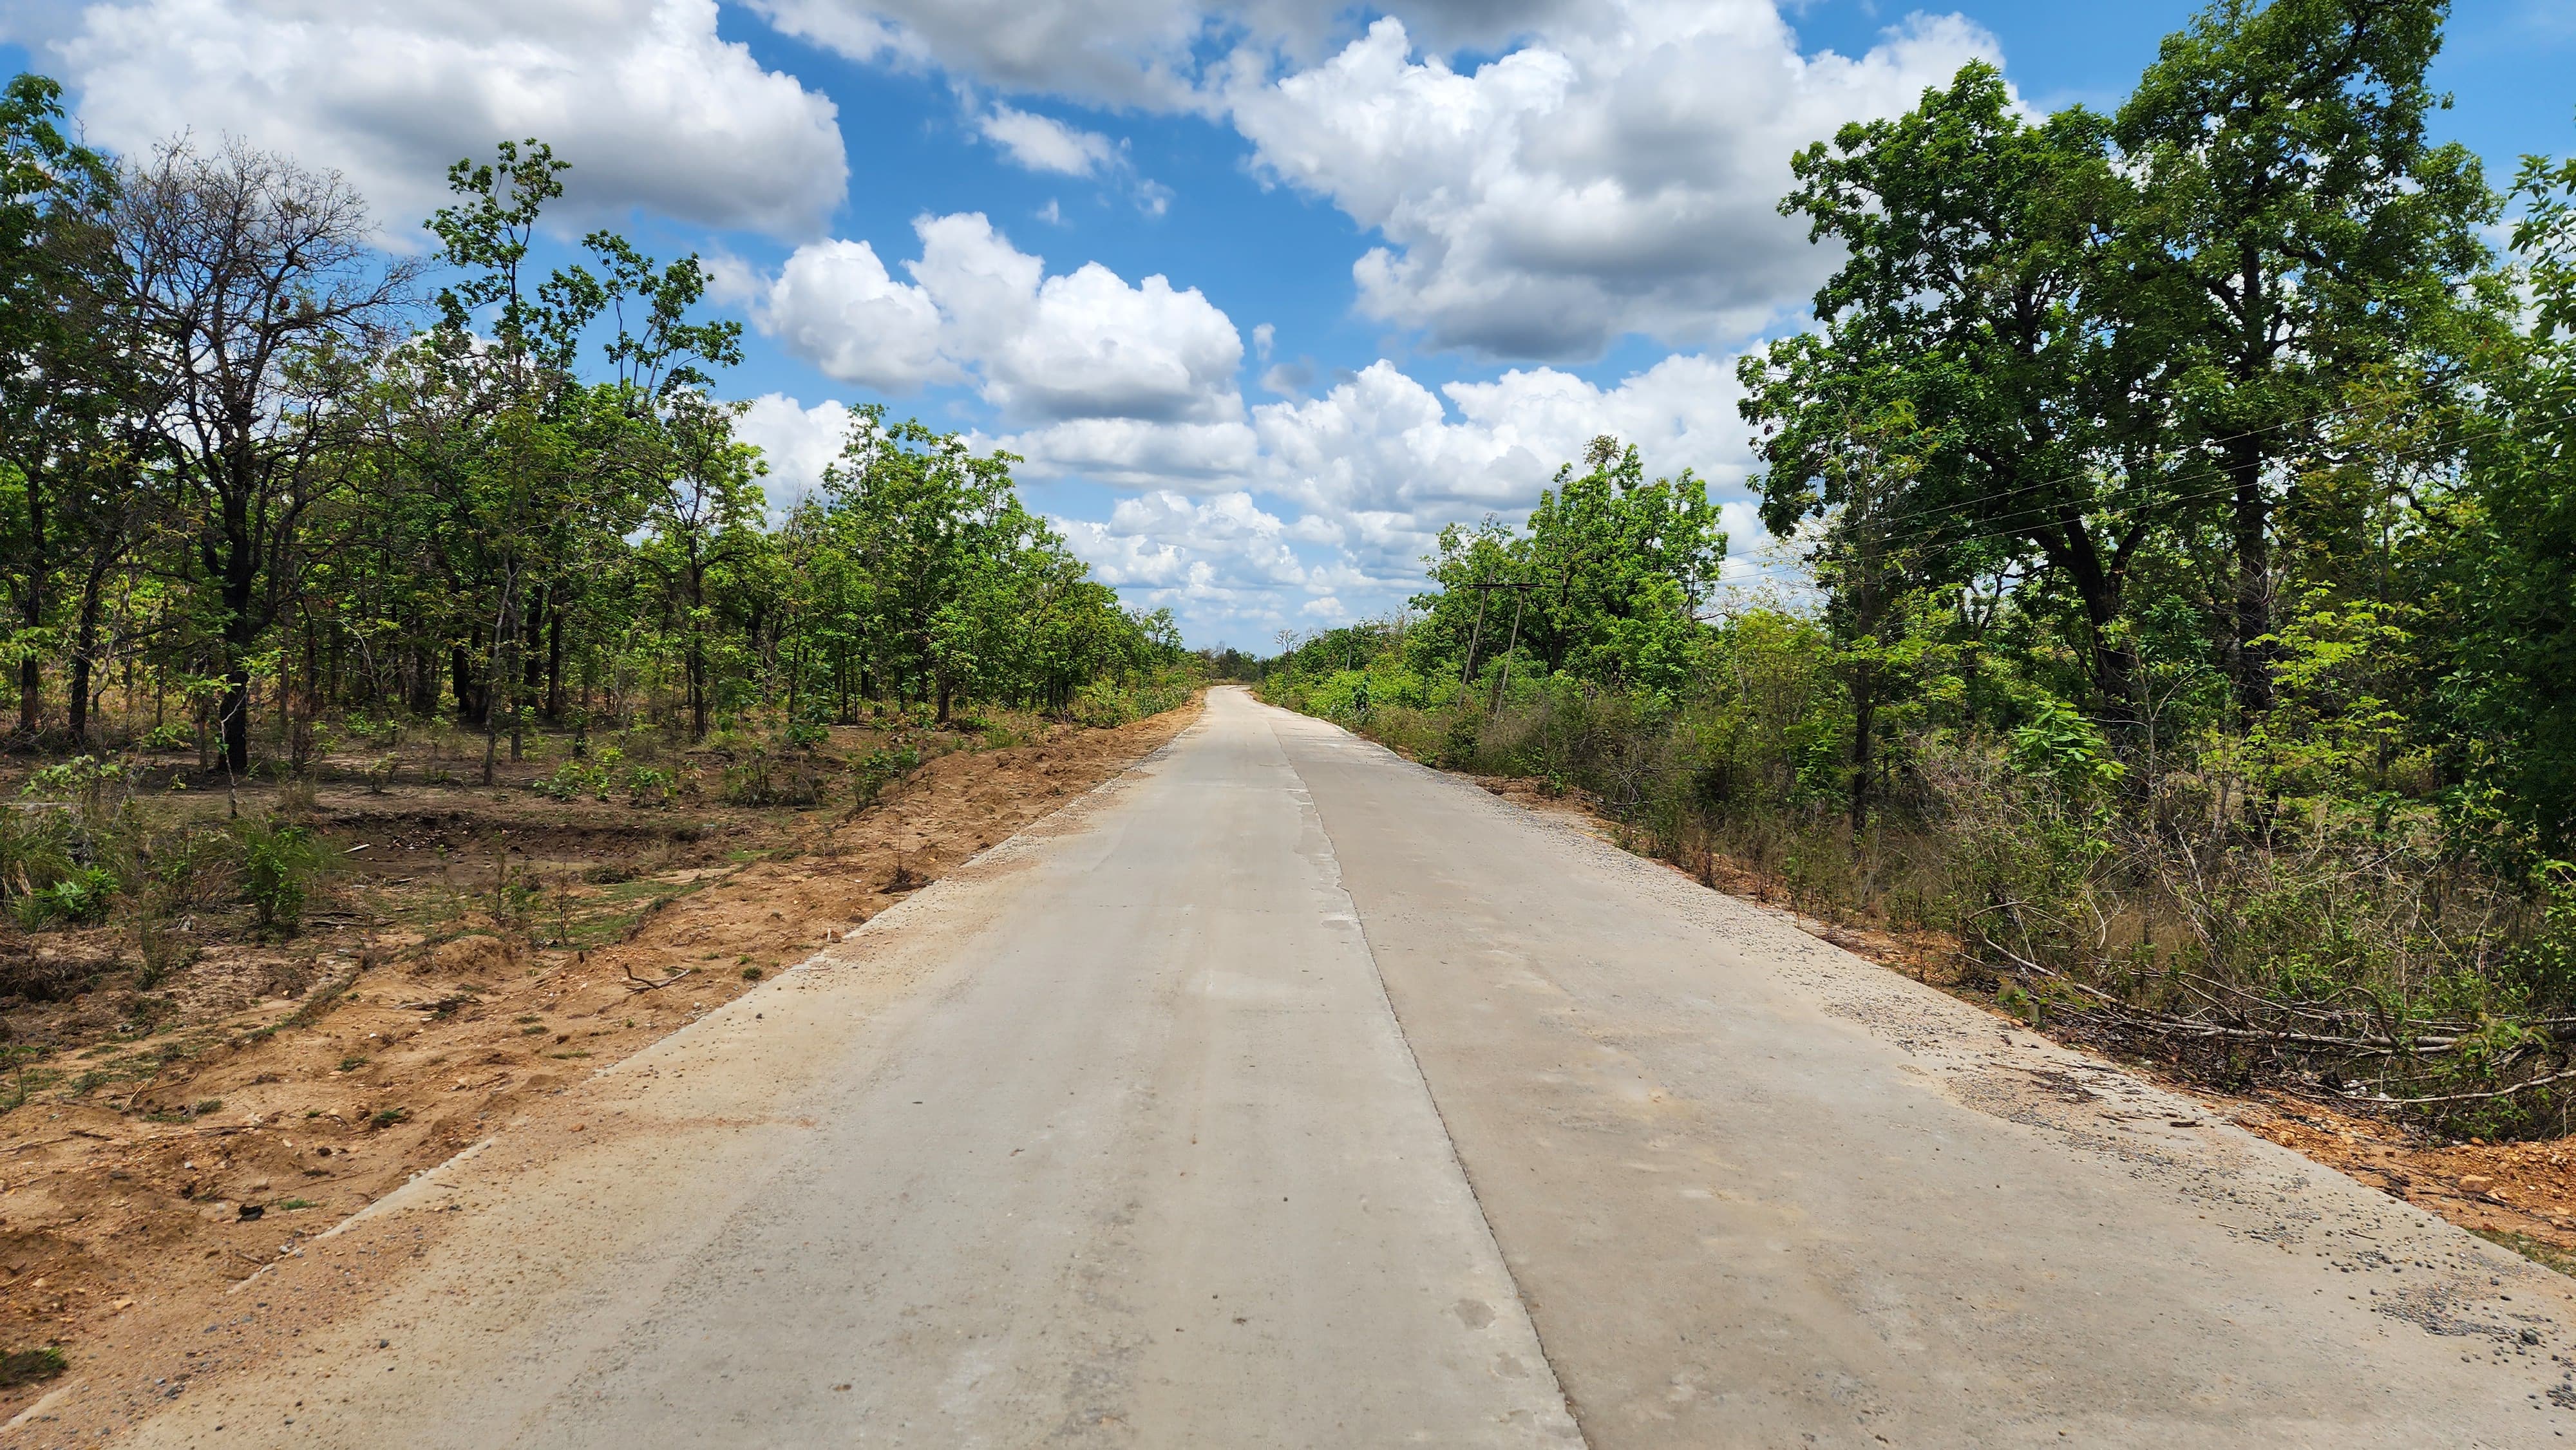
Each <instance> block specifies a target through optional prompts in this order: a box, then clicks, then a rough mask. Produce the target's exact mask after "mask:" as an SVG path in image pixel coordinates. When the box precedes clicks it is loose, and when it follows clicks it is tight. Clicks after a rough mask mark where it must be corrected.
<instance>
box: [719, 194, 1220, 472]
mask: <svg viewBox="0 0 2576 1450" xmlns="http://www.w3.org/2000/svg"><path fill="white" fill-rule="evenodd" d="M913 229H914V231H915V233H916V234H917V235H918V237H919V239H920V242H921V256H920V258H919V259H918V260H915V261H911V262H907V263H905V264H904V270H905V271H907V272H908V273H910V274H911V276H912V278H913V280H912V281H911V282H908V283H907V282H899V281H896V280H895V279H894V278H893V277H892V276H891V275H890V274H889V273H888V272H887V270H886V268H885V266H884V264H883V263H882V262H881V261H879V259H878V257H877V254H876V252H875V250H874V249H873V248H872V247H871V246H869V244H868V243H866V242H863V241H844V240H834V241H828V242H818V243H813V244H810V245H807V246H804V247H800V248H798V249H797V250H796V252H795V254H794V255H793V256H791V257H789V258H788V260H787V263H786V266H785V267H784V268H783V269H782V270H781V271H780V273H779V276H778V278H777V280H776V282H775V283H773V284H772V285H771V287H770V289H769V292H768V295H767V297H766V298H765V299H764V300H763V302H762V303H761V305H760V307H759V308H758V309H757V312H756V319H757V321H758V322H759V325H760V326H761V328H762V329H763V330H764V331H767V332H769V333H771V334H772V335H774V336H776V337H777V338H778V339H779V340H780V341H781V342H782V343H783V344H785V345H786V346H787V348H788V350H789V351H791V352H793V353H795V354H796V355H797V356H799V357H802V358H805V359H806V360H808V361H810V362H812V363H814V364H815V365H816V366H817V367H820V368H822V369H823V370H824V371H825V372H827V373H829V374H831V375H832V376H833V377H835V378H839V379H841V380H843V381H845V382H856V383H862V384H865V385H868V386H871V387H877V388H882V389H885V390H887V391H895V392H900V391H907V390H909V389H911V388H914V387H918V386H920V385H922V384H923V383H926V382H932V381H940V380H946V379H971V380H972V381H973V383H974V385H975V387H976V389H977V391H978V392H979V393H980V394H981V395H982V397H983V398H984V400H985V401H986V402H988V403H990V404H992V405H993V406H994V408H995V409H997V410H998V411H999V413H1000V415H1001V417H1002V420H1003V421H1004V422H1005V423H1007V424H1014V425H1033V426H1043V425H1046V424H1052V423H1060V422H1064V421H1067V420H1095V419H1097V420H1119V421H1125V422H1133V423H1142V424H1169V425H1176V426H1208V425H1222V424H1228V423H1238V422H1239V420H1240V418H1241V414H1242V406H1243V405H1242V399H1241V396H1240V394H1239V393H1238V392H1237V390H1236V387H1235V381H1234V375H1235V372H1236V370H1237V369H1238V368H1239V367H1240V366H1241V365H1242V362H1243V339H1242V337H1241V336H1240V335H1239V334H1237V333H1236V331H1235V329H1234V324H1233V322H1232V321H1231V320H1229V319H1228V318H1227V317H1226V315H1225V313H1224V312H1223V311H1222V310H1220V309H1219V308H1218V307H1217V306H1216V305H1215V304H1214V303H1212V302H1210V301H1208V300H1207V298H1206V296H1205V295H1203V294H1202V293H1200V292H1199V291H1198V289H1196V288H1194V287H1193V288H1188V289H1181V288H1175V287H1174V286H1173V285H1172V284H1171V282H1170V280H1169V279H1167V278H1164V277H1162V276H1159V275H1158V276H1149V277H1147V278H1145V279H1144V280H1143V281H1141V282H1136V283H1130V282H1128V281H1126V280H1125V279H1124V278H1122V277H1120V276H1119V275H1118V274H1117V273H1115V272H1112V271H1110V270H1109V269H1108V268H1107V267H1104V266H1101V265H1100V264H1099V263H1097V262H1086V263H1084V264H1083V265H1082V266H1080V267H1077V268H1075V269H1074V270H1073V271H1071V272H1066V273H1060V274H1058V275H1055V276H1048V275H1046V265H1045V263H1044V261H1043V260H1042V259H1040V258H1038V257H1036V256H1033V255H1031V254H1029V253H1027V252H1023V251H1021V250H1019V249H1018V248H1017V247H1014V246H1012V245H1011V243H1010V241H1009V239H1008V238H1006V237H1004V236H1003V235H1002V234H1001V233H1000V232H998V231H996V230H994V228H993V224H992V222H991V221H990V220H989V219H988V218H986V217H985V216H984V215H983V214H982V213H980V212H968V213H959V214H956V215H951V216H941V217H923V218H921V219H920V220H919V221H917V222H915V223H914V224H913Z"/></svg>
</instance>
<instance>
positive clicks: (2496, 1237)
mask: <svg viewBox="0 0 2576 1450" xmlns="http://www.w3.org/2000/svg"><path fill="white" fill-rule="evenodd" d="M2469 1232H2471V1233H2473V1234H2476V1235H2477V1236H2478V1237H2479V1238H2482V1239H2485V1240H2486V1241H2487V1242H2488V1243H2491V1244H2494V1245H2496V1246H2497V1247H2499V1248H2507V1249H2511V1250H2513V1251H2514V1252H2515V1253H2517V1254H2520V1255H2522V1256H2523V1257H2524V1258H2526V1259H2529V1260H2531V1261H2532V1262H2533V1263H2535V1264H2538V1265H2539V1266H2540V1267H2542V1268H2544V1269H2555V1270H2557V1271H2558V1272H2559V1273H2562V1274H2565V1275H2568V1276H2569V1277H2571V1278H2576V1254H2571V1253H2569V1252H2568V1251H2567V1250H2565V1249H2562V1248H2559V1247H2557V1246H2556V1245H2553V1244H2545V1243H2542V1242H2541V1241H2540V1240H2538V1239H2536V1238H2533V1237H2532V1236H2531V1235H2529V1234H2518V1233H2509V1232H2507V1231H2506V1230H2504V1229H2500V1228H2473V1229H2471V1230H2469Z"/></svg>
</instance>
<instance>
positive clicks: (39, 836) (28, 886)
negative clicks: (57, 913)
mask: <svg viewBox="0 0 2576 1450" xmlns="http://www.w3.org/2000/svg"><path fill="white" fill-rule="evenodd" d="M74 835H75V830H74V825H73V821H72V815H71V812H70V811H68V810H63V809H60V808H49V807H42V806H17V807H0V897H5V898H11V899H15V898H19V897H24V896H29V895H32V894H34V893H36V892H39V891H42V890H44V889H45V888H47V887H49V886H52V885H53V884H54V883H55V882H57V881H60V880H62V879H63V878H65V877H67V876H69V875H71V873H72V868H73V862H72V840H73V837H74Z"/></svg>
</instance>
